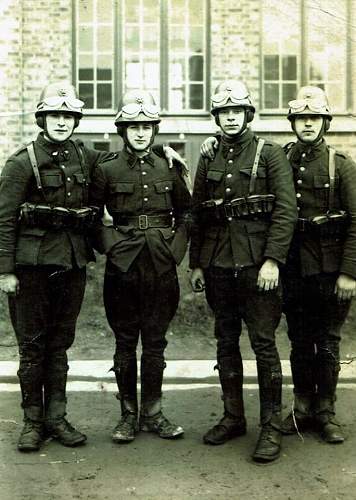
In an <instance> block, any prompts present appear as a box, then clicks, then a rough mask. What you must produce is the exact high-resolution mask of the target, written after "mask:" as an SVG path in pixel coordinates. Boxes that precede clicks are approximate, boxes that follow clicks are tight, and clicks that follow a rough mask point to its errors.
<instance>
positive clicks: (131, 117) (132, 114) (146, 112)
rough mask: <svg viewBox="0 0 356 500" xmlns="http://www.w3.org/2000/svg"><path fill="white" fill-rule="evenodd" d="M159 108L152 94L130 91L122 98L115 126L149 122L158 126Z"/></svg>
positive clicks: (142, 91) (144, 91) (143, 91)
mask: <svg viewBox="0 0 356 500" xmlns="http://www.w3.org/2000/svg"><path fill="white" fill-rule="evenodd" d="M160 121H161V119H160V117H159V108H158V106H157V105H156V103H155V100H154V98H153V96H152V94H151V93H150V92H148V91H146V90H130V91H129V92H126V94H124V96H123V98H122V102H121V105H120V106H119V110H118V113H117V115H116V117H115V125H116V126H119V125H121V124H122V125H124V124H129V123H134V122H150V123H152V124H158V123H159V122H160Z"/></svg>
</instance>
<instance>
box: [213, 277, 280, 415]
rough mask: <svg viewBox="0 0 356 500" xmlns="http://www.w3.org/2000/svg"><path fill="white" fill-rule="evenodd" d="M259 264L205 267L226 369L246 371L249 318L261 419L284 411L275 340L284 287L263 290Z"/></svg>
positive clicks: (221, 363) (219, 349)
mask: <svg viewBox="0 0 356 500" xmlns="http://www.w3.org/2000/svg"><path fill="white" fill-rule="evenodd" d="M258 271H259V270H258V268H257V267H250V268H246V269H244V270H242V271H239V272H238V273H235V272H234V269H224V268H219V267H210V268H208V269H207V270H206V271H205V281H206V297H207V301H208V303H209V305H210V307H211V308H212V310H213V312H214V315H215V337H216V339H217V361H218V366H219V370H220V371H221V372H223V373H226V376H228V373H229V372H230V373H242V358H241V353H240V346H239V339H240V335H241V328H242V320H243V321H244V322H245V324H246V326H247V329H248V334H249V338H250V343H251V346H252V349H253V351H254V353H255V355H256V362H257V371H258V381H259V387H260V403H261V422H262V423H266V422H268V421H270V420H271V417H272V415H273V414H276V413H279V412H280V411H281V386H282V372H281V364H280V360H279V355H278V351H277V348H276V343H275V330H276V328H277V326H278V323H279V321H280V317H281V312H282V304H281V292H280V288H278V289H277V290H272V291H268V292H260V291H259V290H258V288H257V276H258Z"/></svg>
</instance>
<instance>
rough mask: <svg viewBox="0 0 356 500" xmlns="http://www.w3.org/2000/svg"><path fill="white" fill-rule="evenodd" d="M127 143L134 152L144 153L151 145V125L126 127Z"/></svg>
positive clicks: (137, 124)
mask: <svg viewBox="0 0 356 500" xmlns="http://www.w3.org/2000/svg"><path fill="white" fill-rule="evenodd" d="M126 133H127V141H128V143H129V145H130V146H131V148H132V149H134V150H135V151H138V152H140V151H144V150H145V149H147V148H148V146H149V145H150V143H151V138H152V134H153V124H152V123H145V122H142V123H133V124H132V125H129V126H128V127H127V131H126Z"/></svg>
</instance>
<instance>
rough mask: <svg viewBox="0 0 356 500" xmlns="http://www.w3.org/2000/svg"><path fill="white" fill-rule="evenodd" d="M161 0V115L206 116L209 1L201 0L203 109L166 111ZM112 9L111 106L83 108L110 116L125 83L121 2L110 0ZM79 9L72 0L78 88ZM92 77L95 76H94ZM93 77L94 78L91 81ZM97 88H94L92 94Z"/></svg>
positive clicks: (164, 6) (165, 47)
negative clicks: (203, 10)
mask: <svg viewBox="0 0 356 500" xmlns="http://www.w3.org/2000/svg"><path fill="white" fill-rule="evenodd" d="M159 1H160V7H159V10H160V40H159V49H158V63H159V80H160V84H159V89H158V90H159V93H160V101H161V102H160V107H161V116H174V117H185V116H195V117H206V116H210V93H211V78H210V69H211V46H210V41H211V34H210V26H211V0H202V1H204V2H205V22H204V50H205V52H203V53H204V65H203V81H202V85H203V89H204V98H203V104H204V109H198V110H197V109H188V110H182V111H177V112H175V111H171V110H169V107H168V104H169V89H168V82H169V62H170V61H169V53H168V29H169V28H168V5H167V2H166V1H165V0H159ZM112 3H113V11H114V22H113V27H114V29H113V37H114V43H113V59H114V60H113V78H112V82H113V83H112V99H113V103H114V108H112V109H99V108H86V109H85V114H86V115H89V116H92V117H95V116H102V117H105V116H113V115H115V114H116V112H117V109H116V107H115V106H117V104H118V102H119V99H120V96H121V95H122V93H123V85H124V64H123V57H122V56H123V54H124V47H123V29H122V26H123V21H124V20H123V2H122V1H121V0H112ZM78 8H79V0H72V47H73V58H72V80H73V85H74V86H75V87H76V88H77V89H78V86H79V77H78V76H79V75H78V70H79V50H78V43H79V41H78V26H79V24H78ZM94 76H95V75H94ZM94 82H96V80H94V79H93V84H94ZM95 92H96V90H94V93H95Z"/></svg>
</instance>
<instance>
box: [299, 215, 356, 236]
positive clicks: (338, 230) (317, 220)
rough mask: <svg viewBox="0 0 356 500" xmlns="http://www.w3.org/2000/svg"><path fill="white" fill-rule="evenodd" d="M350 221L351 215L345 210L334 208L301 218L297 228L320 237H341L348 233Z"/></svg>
mask: <svg viewBox="0 0 356 500" xmlns="http://www.w3.org/2000/svg"><path fill="white" fill-rule="evenodd" d="M349 223H350V219H349V216H348V214H347V213H346V212H345V211H344V210H332V211H329V212H326V213H325V214H321V215H315V216H313V217H308V218H304V219H303V218H299V219H298V223H297V230H298V232H300V233H310V234H313V235H315V236H318V237H319V238H330V237H331V238H340V237H344V236H345V235H346V232H347V228H348V226H349Z"/></svg>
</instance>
